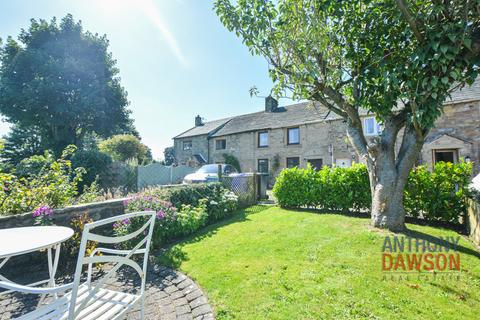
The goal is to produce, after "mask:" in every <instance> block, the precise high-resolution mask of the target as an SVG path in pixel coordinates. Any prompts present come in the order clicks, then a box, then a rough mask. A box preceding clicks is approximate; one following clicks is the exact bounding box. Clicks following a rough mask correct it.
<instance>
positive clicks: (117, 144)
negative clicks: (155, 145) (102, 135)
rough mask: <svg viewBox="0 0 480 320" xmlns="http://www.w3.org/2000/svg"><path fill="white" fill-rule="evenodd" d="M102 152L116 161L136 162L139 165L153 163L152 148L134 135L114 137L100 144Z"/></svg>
mask: <svg viewBox="0 0 480 320" xmlns="http://www.w3.org/2000/svg"><path fill="white" fill-rule="evenodd" d="M99 149H100V151H101V152H104V153H106V154H108V155H109V156H110V157H112V159H113V160H116V161H123V162H125V161H128V160H132V159H134V160H136V161H138V163H139V164H146V163H148V162H151V161H152V153H151V151H150V148H148V147H147V146H146V145H144V144H143V143H142V142H141V141H140V139H138V138H137V137H135V136H134V135H128V134H122V135H116V136H113V137H111V138H109V139H107V140H104V141H101V142H100V143H99Z"/></svg>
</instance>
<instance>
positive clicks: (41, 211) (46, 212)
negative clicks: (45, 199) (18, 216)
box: [33, 206, 53, 218]
mask: <svg viewBox="0 0 480 320" xmlns="http://www.w3.org/2000/svg"><path fill="white" fill-rule="evenodd" d="M52 215H53V209H52V208H50V207H49V206H41V207H40V208H38V209H37V210H35V211H34V212H33V217H34V218H38V217H41V216H44V217H50V216H52Z"/></svg>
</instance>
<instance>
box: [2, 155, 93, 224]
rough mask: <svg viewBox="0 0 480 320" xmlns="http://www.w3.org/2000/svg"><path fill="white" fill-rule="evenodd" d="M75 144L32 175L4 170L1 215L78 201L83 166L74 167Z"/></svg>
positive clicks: (83, 171)
mask: <svg viewBox="0 0 480 320" xmlns="http://www.w3.org/2000/svg"><path fill="white" fill-rule="evenodd" d="M73 152H75V147H74V146H70V147H67V148H66V149H65V151H64V152H63V153H62V156H61V157H60V159H58V160H56V161H54V162H52V163H51V164H49V165H48V166H46V167H44V168H43V169H42V170H41V171H40V173H38V174H37V175H34V176H31V177H28V178H19V177H17V176H15V175H13V174H6V173H0V214H3V215H11V214H17V213H23V212H28V211H32V210H35V209H36V208H39V207H40V206H49V207H50V208H58V207H64V206H67V205H70V204H73V203H74V202H75V198H76V196H77V195H78V188H77V185H78V183H79V182H80V181H81V180H82V176H83V174H84V173H85V170H84V169H83V168H77V169H72V166H71V163H70V160H68V157H70V156H71V155H72V154H73Z"/></svg>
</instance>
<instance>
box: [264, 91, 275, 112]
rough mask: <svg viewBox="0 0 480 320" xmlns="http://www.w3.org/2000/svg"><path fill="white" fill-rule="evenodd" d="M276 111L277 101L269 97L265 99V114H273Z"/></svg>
mask: <svg viewBox="0 0 480 320" xmlns="http://www.w3.org/2000/svg"><path fill="white" fill-rule="evenodd" d="M277 109H278V101H277V100H276V99H275V98H274V97H272V96H271V95H269V96H268V97H266V98H265V112H275V111H277Z"/></svg>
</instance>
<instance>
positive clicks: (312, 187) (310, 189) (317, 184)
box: [273, 164, 370, 211]
mask: <svg viewBox="0 0 480 320" xmlns="http://www.w3.org/2000/svg"><path fill="white" fill-rule="evenodd" d="M273 193H274V195H275V197H276V198H277V201H278V203H279V204H280V206H282V207H291V208H299V207H313V208H319V209H325V210H340V211H347V210H352V209H353V210H355V211H359V210H366V209H368V208H369V206H370V184H369V181H368V173H367V170H366V168H365V166H363V165H360V164H354V165H353V166H352V167H350V168H338V167H334V168H330V167H327V166H324V167H323V168H322V169H321V170H320V171H315V170H314V169H313V168H312V167H311V166H308V167H307V168H306V169H299V168H293V169H286V170H283V171H282V172H281V173H280V175H279V176H278V177H277V180H276V183H275V185H274V187H273Z"/></svg>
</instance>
